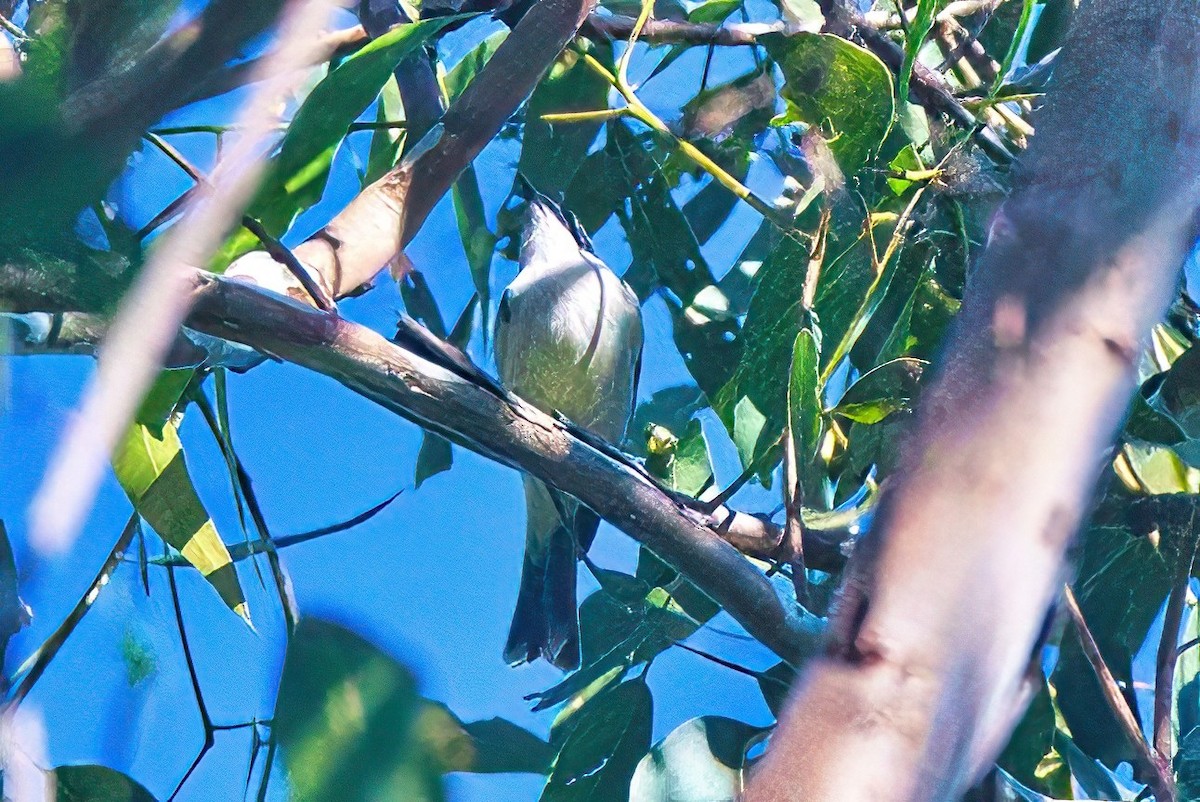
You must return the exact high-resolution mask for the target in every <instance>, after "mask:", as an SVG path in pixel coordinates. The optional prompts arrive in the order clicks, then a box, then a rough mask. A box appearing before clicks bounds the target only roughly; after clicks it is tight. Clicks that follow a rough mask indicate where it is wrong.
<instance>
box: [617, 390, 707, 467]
mask: <svg viewBox="0 0 1200 802" xmlns="http://www.w3.org/2000/svg"><path fill="white" fill-rule="evenodd" d="M703 407H704V393H702V392H700V388H699V387H697V386H696V385H694V384H678V385H675V386H673V387H666V388H664V389H662V390H658V391H656V392H655V393H654V394H653V395H652V396H650V398H648V399H647V400H645V401H643V402H642V403H641V404H638V408H637V411H636V412H634V413H633V422H632V423H630V424H629V444H630V446H631V447H632V448H633V451H634V453H635V454H637V455H639V456H646V443H647V439H648V437H649V436H650V427H652V426H661V427H663V428H664V429H667V430H668V431H670V432H679V431H682V430H683V429H684V428H685V427H686V426H687V425H688V421H690V420H691V419H692V416H693V415H694V414H695V413H696V412H697V411H699V410H700V409H702V408H703Z"/></svg>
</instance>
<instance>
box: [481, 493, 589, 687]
mask: <svg viewBox="0 0 1200 802" xmlns="http://www.w3.org/2000/svg"><path fill="white" fill-rule="evenodd" d="M525 495H526V508H527V510H528V522H527V532H526V538H525V562H524V565H523V566H522V568H521V590H520V592H519V594H518V596H517V608H516V610H515V611H514V612H513V619H512V625H511V626H510V628H509V632H508V642H507V644H506V645H505V647H504V659H505V660H506V661H508V662H509V663H510V664H513V665H516V664H518V663H524V662H532V661H533V660H536V659H538V658H539V657H544V658H545V659H546V660H547V661H548V662H550V663H551V664H553V665H555V666H558V667H559V668H562V669H565V670H573V669H576V668H578V667H579V663H580V643H579V611H578V608H577V605H576V568H575V564H576V559H577V554H578V551H579V549H583V550H585V551H586V550H587V548H588V547H590V546H591V543H592V540H593V539H594V538H595V534H596V527H597V525H598V524H599V519H598V518H597V517H596V515H595V514H594V513H593V512H591V510H588V509H587V508H586V507H583V506H582V505H580V504H579V502H577V501H575V500H574V499H571V498H569V497H566V496H563V495H562V494H560V493H558V492H557V491H554V490H549V489H548V488H546V486H545V485H544V484H542V483H541V482H540V481H537V480H536V479H530V478H527V479H526V482H525Z"/></svg>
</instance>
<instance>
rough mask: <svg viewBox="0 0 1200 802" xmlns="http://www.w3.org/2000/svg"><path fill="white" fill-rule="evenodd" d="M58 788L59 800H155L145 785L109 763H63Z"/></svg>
mask: <svg viewBox="0 0 1200 802" xmlns="http://www.w3.org/2000/svg"><path fill="white" fill-rule="evenodd" d="M54 788H55V794H54V798H55V800H57V802H154V796H153V795H152V794H151V793H150V792H149V791H147V790H146V789H145V788H144V787H142V785H140V784H139V783H136V782H134V781H133V780H131V779H129V778H128V777H126V776H125V775H124V774H122V773H121V772H119V771H114V770H113V769H110V768H108V767H106V766H95V765H88V766H59V767H58V768H56V769H55V770H54Z"/></svg>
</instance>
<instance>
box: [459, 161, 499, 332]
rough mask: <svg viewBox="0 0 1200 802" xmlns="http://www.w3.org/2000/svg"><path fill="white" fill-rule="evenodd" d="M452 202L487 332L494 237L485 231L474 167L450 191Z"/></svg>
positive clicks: (484, 217) (484, 218)
mask: <svg viewBox="0 0 1200 802" xmlns="http://www.w3.org/2000/svg"><path fill="white" fill-rule="evenodd" d="M450 194H451V198H452V199H453V201H454V218H455V221H456V222H457V223H458V236H459V238H460V239H461V240H462V245H463V252H464V253H465V254H466V256H467V267H469V268H470V270H471V283H472V284H473V285H474V286H475V294H476V295H477V296H478V298H479V305H480V308H481V309H482V310H483V330H484V332H487V331H488V310H489V309H490V308H491V305H490V304H491V297H492V296H491V283H490V281H491V277H492V254H493V252H494V251H495V250H496V236H495V235H494V234H493V233H492V232H491V231H490V230H488V227H487V219H486V216H485V214H484V209H483V196H482V195H481V194H480V193H479V177H478V176H477V175H476V173H475V168H474V167H472V166H470V165H468V166H467V168H466V169H465V170H463V172H462V175H460V176H459V177H458V180H457V181H455V182H454V186H453V187H451V189H450Z"/></svg>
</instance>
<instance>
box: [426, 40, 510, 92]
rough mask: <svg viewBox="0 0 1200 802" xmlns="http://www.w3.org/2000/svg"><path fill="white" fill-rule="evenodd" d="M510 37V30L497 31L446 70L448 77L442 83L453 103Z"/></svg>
mask: <svg viewBox="0 0 1200 802" xmlns="http://www.w3.org/2000/svg"><path fill="white" fill-rule="evenodd" d="M507 38H508V31H507V30H503V31H496V32H495V33H493V34H492V35H491V36H489V37H488V38H486V39H484V40H483V41H482V42H480V43H479V44H477V45H476V46H475V48H474V49H473V50H471V52H470V53H467V55H465V56H463V57H462V59H461V60H460V61H459V62H458V63H457V64H455V65H454V66H453V67H451V68H450V69H449V70H447V71H446V77H445V78H444V79H442V85H443V86H445V87H446V94H447V95H449V96H450V102H451V103H453V102H454V101H455V100H456V99H457V98H458V96H459V95H461V94H462V93H463V90H464V89H466V88H467V86H468V85H469V84H470V83H471V81H474V80H475V76H476V75H478V74H479V71H480V70H482V69H483V68H484V65H486V64H487V63H488V61H490V60H491V58H492V56H494V55H495V54H496V51H497V50H499V49H500V45H502V44H504V40H505V39H507Z"/></svg>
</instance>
